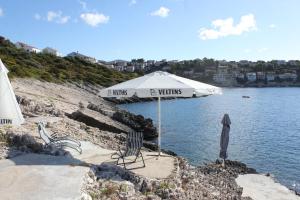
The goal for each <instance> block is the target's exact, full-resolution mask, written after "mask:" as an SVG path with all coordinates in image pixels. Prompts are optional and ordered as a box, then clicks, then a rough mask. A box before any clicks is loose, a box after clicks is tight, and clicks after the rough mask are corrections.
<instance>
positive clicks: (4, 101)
mask: <svg viewBox="0 0 300 200" xmlns="http://www.w3.org/2000/svg"><path fill="white" fill-rule="evenodd" d="M7 73H8V70H7V69H6V67H5V66H4V64H3V63H2V61H1V59H0V126H1V125H7V124H10V125H20V124H22V123H23V122H24V118H23V115H22V112H21V109H20V107H19V104H18V102H17V100H16V96H15V94H14V91H13V88H12V86H11V84H10V81H9V79H8V76H7Z"/></svg>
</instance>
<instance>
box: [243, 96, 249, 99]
mask: <svg viewBox="0 0 300 200" xmlns="http://www.w3.org/2000/svg"><path fill="white" fill-rule="evenodd" d="M242 97H243V98H246V99H249V98H250V96H242Z"/></svg>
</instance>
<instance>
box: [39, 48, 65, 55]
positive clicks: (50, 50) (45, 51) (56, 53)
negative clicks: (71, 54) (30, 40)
mask: <svg viewBox="0 0 300 200" xmlns="http://www.w3.org/2000/svg"><path fill="white" fill-rule="evenodd" d="M43 53H47V54H51V55H54V56H61V54H60V53H59V52H58V51H57V50H56V49H53V48H51V47H46V48H44V49H43Z"/></svg>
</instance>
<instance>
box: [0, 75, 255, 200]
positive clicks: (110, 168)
mask: <svg viewBox="0 0 300 200" xmlns="http://www.w3.org/2000/svg"><path fill="white" fill-rule="evenodd" d="M13 86H14V88H15V92H16V95H17V99H18V101H19V103H20V105H21V109H22V112H23V113H24V116H25V117H26V123H25V124H24V125H22V126H21V127H1V128H0V160H1V159H10V158H12V157H15V156H19V155H22V154H26V153H40V154H48V155H53V156H68V155H69V154H68V152H66V151H63V150H59V149H55V148H50V149H49V148H48V149H45V148H44V147H43V145H42V141H41V139H40V138H39V135H38V134H37V129H36V122H38V121H47V125H46V127H47V129H49V130H51V131H52V132H54V133H57V134H58V135H66V134H67V135H70V136H71V137H74V138H77V139H79V140H82V141H89V142H91V143H94V144H96V145H98V146H100V147H102V148H105V149H110V150H117V149H118V147H120V146H123V145H124V141H125V137H126V133H128V132H129V131H144V133H145V141H144V150H145V151H151V150H152V151H155V150H157V145H155V144H153V143H151V142H150V141H151V140H152V139H153V138H155V137H157V131H156V128H155V127H154V125H153V122H152V120H151V119H145V118H144V117H143V116H140V115H134V114H131V113H129V112H126V111H123V110H120V109H118V108H117V107H116V106H115V104H114V103H112V102H107V101H105V100H103V99H101V98H100V97H98V96H97V91H98V90H99V89H100V88H98V89H97V88H92V89H91V87H90V86H89V87H88V89H86V87H82V86H80V87H78V85H73V84H67V85H57V84H54V83H46V82H40V81H37V80H28V79H16V80H14V81H13ZM147 140H148V141H147ZM164 152H165V153H167V154H170V155H173V156H175V157H174V158H175V160H176V162H175V170H174V172H173V173H172V175H171V176H169V177H168V178H167V179H153V178H152V179H151V178H147V177H143V176H140V175H137V174H135V173H133V172H131V171H128V170H124V169H123V168H121V167H119V166H116V165H111V164H107V163H105V164H104V163H103V164H100V165H91V166H89V167H90V172H89V173H88V174H87V175H86V179H85V185H84V186H83V188H82V192H83V196H82V199H207V200H209V199H220V200H221V199H244V200H246V199H251V198H249V197H242V191H243V189H242V188H241V187H239V186H238V185H237V184H236V182H235V179H236V178H237V176H238V175H240V174H248V173H256V171H255V170H254V169H251V168H248V167H247V166H246V165H245V164H243V163H240V162H237V161H229V160H228V161H226V168H223V167H222V166H221V163H220V162H219V161H216V162H214V163H210V164H206V165H204V166H199V167H194V166H191V165H190V164H189V163H188V162H187V161H186V160H185V159H184V158H181V157H178V156H177V155H176V154H175V153H174V152H170V151H167V150H166V151H164Z"/></svg>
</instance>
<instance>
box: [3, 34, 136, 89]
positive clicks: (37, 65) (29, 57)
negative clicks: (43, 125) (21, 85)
mask: <svg viewBox="0 0 300 200" xmlns="http://www.w3.org/2000/svg"><path fill="white" fill-rule="evenodd" d="M0 58H1V60H2V61H3V63H4V64H5V65H6V67H7V68H8V69H9V71H10V73H9V76H10V78H14V77H20V78H25V77H28V78H35V79H39V80H44V81H48V82H57V83H63V82H79V83H91V84H100V85H102V86H105V87H107V86H111V85H114V84H116V83H119V82H122V81H125V80H128V79H131V78H134V77H136V76H137V74H135V73H121V72H117V71H115V70H111V69H108V68H106V67H104V66H101V65H99V64H92V63H90V62H87V61H85V60H82V59H79V58H71V57H57V56H54V55H50V54H44V53H38V54H36V53H29V52H26V51H24V50H22V49H17V48H16V47H15V45H14V44H13V43H11V42H10V41H9V40H6V39H5V38H3V37H1V36H0Z"/></svg>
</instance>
